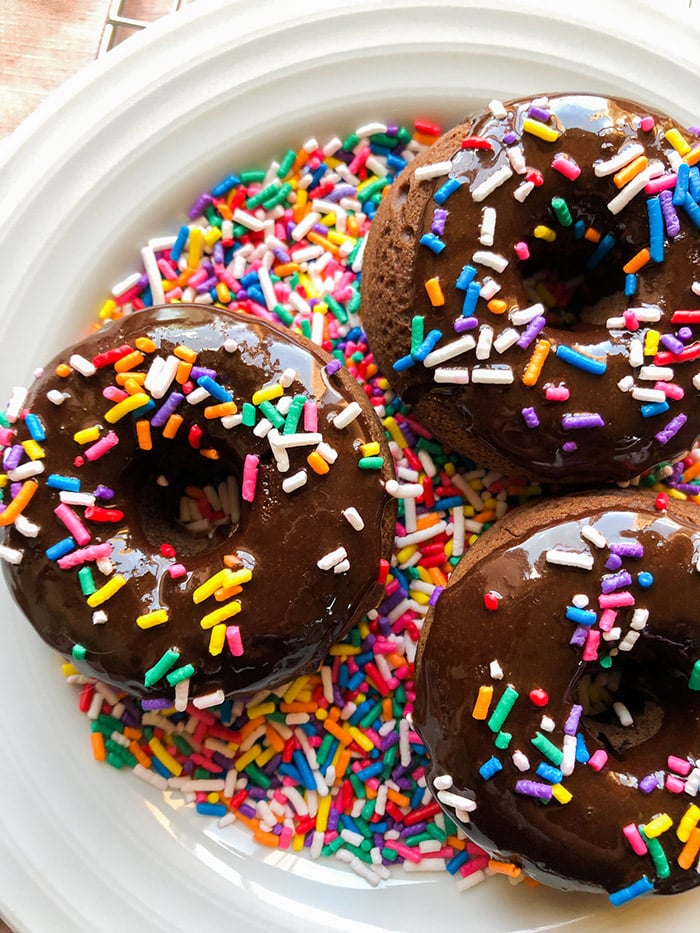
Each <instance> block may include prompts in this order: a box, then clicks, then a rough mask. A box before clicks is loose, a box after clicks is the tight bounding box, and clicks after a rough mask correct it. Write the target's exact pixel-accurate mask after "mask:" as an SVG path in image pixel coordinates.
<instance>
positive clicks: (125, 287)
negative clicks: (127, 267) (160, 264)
mask: <svg viewBox="0 0 700 933" xmlns="http://www.w3.org/2000/svg"><path fill="white" fill-rule="evenodd" d="M140 279H141V273H140V272H132V273H131V275H127V277H126V278H125V279H122V280H121V282H117V283H116V284H115V285H113V286H112V295H113V297H114V298H119V297H120V295H123V294H124V292H128V291H129V289H130V288H133V287H134V285H138V283H139V280H140Z"/></svg>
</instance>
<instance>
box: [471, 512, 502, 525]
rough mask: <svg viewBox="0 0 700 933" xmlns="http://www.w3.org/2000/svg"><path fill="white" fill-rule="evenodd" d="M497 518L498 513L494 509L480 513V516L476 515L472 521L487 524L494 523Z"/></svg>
mask: <svg viewBox="0 0 700 933" xmlns="http://www.w3.org/2000/svg"><path fill="white" fill-rule="evenodd" d="M495 518H496V513H495V512H494V510H493V509H485V510H484V511H483V512H479V514H478V515H475V516H474V518H473V519H472V521H475V522H481V523H482V524H485V523H486V522H492V521H494V520H495Z"/></svg>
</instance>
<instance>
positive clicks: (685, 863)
mask: <svg viewBox="0 0 700 933" xmlns="http://www.w3.org/2000/svg"><path fill="white" fill-rule="evenodd" d="M698 852H700V827H697V826H696V828H695V829H694V830H693V831H692V833H691V834H690V836H689V838H688V841H687V842H686V844H685V845H684V846H683V848H682V849H681V851H680V853H679V854H678V864H679V865H680V867H681V868H684V869H686V870H687V869H688V868H690V867H691V866H692V865H693V863H694V862H695V859H696V858H697V855H698Z"/></svg>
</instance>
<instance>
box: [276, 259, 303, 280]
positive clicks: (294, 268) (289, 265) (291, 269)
mask: <svg viewBox="0 0 700 933" xmlns="http://www.w3.org/2000/svg"><path fill="white" fill-rule="evenodd" d="M300 269H301V266H300V265H299V263H298V262H281V263H280V264H279V265H278V266H275V267H274V268H273V270H272V271H273V272H274V273H275V275H278V276H279V277H280V278H283V277H284V276H285V275H294V273H295V272H298V271H299V270H300Z"/></svg>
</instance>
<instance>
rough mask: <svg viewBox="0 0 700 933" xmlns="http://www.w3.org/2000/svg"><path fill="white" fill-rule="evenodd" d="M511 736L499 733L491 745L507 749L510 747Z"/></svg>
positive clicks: (509, 733)
mask: <svg viewBox="0 0 700 933" xmlns="http://www.w3.org/2000/svg"><path fill="white" fill-rule="evenodd" d="M512 738H513V734H512V733H511V732H499V733H498V735H497V736H496V738H495V739H494V740H493V744H494V745H495V746H496V748H501V749H503V748H508V746H509V745H510V742H511V739H512Z"/></svg>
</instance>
